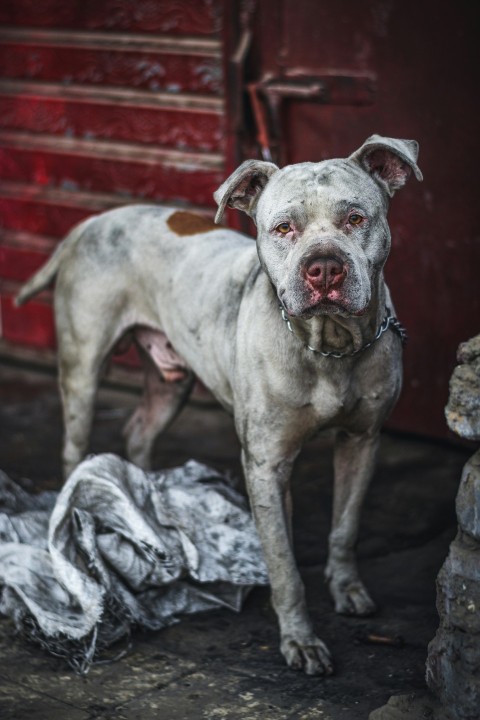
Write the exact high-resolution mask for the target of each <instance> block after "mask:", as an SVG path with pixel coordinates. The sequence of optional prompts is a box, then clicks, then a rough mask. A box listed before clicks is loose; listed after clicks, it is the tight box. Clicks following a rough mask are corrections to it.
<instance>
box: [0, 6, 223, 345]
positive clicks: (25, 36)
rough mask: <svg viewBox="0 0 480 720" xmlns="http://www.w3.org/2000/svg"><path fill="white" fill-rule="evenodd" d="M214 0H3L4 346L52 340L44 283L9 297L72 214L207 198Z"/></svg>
mask: <svg viewBox="0 0 480 720" xmlns="http://www.w3.org/2000/svg"><path fill="white" fill-rule="evenodd" d="M221 10H222V8H221V2H220V0H196V2H190V1H189V0H162V1H161V2H154V1H152V0H101V2H99V1H98V0H82V1H81V2H80V1H79V0H43V1H42V2H41V3H39V2H34V1H33V0H3V2H2V3H1V4H0V105H1V112H0V277H1V281H2V289H1V299H0V301H1V335H2V342H3V348H4V350H5V346H7V349H8V347H9V348H10V349H12V348H18V347H21V346H29V347H37V348H39V349H42V348H53V347H54V344H55V337H54V329H53V320H52V313H51V294H50V293H49V292H46V293H43V295H41V296H39V297H38V298H37V299H36V300H35V301H32V302H31V303H29V304H28V305H26V306H25V307H24V308H22V309H20V310H17V309H14V308H13V306H12V296H13V294H14V293H15V291H16V289H17V288H18V285H19V284H20V283H21V282H22V281H23V280H25V279H26V278H27V277H28V276H29V275H30V274H31V273H32V272H33V271H34V270H35V269H36V268H37V267H39V266H40V265H41V264H42V263H43V262H44V260H45V258H46V257H47V256H48V254H50V252H51V251H52V250H53V248H54V247H55V245H56V244H57V242H58V241H59V239H61V238H62V236H63V235H64V234H65V233H66V232H67V231H68V230H70V228H71V227H72V226H73V225H74V224H75V223H77V222H79V221H80V220H82V219H83V218H84V217H86V216H88V215H90V214H92V213H94V212H98V211H100V210H103V209H106V208H109V207H113V206H115V205H120V204H123V203H126V202H138V201H143V200H144V201H155V202H173V203H179V204H185V203H186V204H188V205H191V206H194V207H200V208H201V209H206V208H211V207H212V206H213V199H212V193H213V191H214V189H215V188H216V187H218V185H219V184H220V183H221V182H222V180H223V178H224V174H225V170H224V160H225V140H224V100H223V75H222V61H223V60H222V42H221Z"/></svg>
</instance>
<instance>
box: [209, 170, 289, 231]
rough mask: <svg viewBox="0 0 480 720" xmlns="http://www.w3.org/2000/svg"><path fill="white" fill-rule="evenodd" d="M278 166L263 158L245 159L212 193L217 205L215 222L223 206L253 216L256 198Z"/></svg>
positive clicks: (219, 216)
mask: <svg viewBox="0 0 480 720" xmlns="http://www.w3.org/2000/svg"><path fill="white" fill-rule="evenodd" d="M277 171H278V167H277V166H276V165H274V164H273V163H270V162H265V161H264V160H245V162H244V163H242V164H241V165H240V167H239V168H237V169H236V170H235V172H233V173H232V174H231V175H230V177H229V178H227V180H225V182H224V183H222V185H220V187H219V188H218V190H216V191H215V192H214V193H213V197H214V198H215V202H216V203H217V205H218V210H217V214H216V216H215V222H216V223H219V222H220V221H221V219H222V217H223V213H224V212H225V207H227V206H228V207H231V208H237V209H238V210H243V212H245V213H247V215H249V216H250V217H254V213H255V207H256V205H257V202H258V198H259V197H260V195H261V194H262V191H263V189H264V187H265V185H266V184H267V182H268V181H269V179H270V177H271V176H272V175H273V174H274V173H276V172H277Z"/></svg>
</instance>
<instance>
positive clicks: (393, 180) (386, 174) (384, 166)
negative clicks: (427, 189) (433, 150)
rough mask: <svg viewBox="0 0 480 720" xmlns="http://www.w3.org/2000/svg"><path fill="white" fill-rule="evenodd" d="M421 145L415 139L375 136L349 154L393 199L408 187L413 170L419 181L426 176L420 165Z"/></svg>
mask: <svg viewBox="0 0 480 720" xmlns="http://www.w3.org/2000/svg"><path fill="white" fill-rule="evenodd" d="M417 157H418V143H417V141H416V140H397V139H396V138H385V137H381V135H372V136H371V137H369V138H368V140H366V141H365V142H364V143H363V145H362V146H361V147H360V148H359V149H358V150H356V151H355V152H354V153H353V155H350V157H349V160H353V161H354V162H356V163H358V164H359V165H361V166H362V167H363V169H364V170H366V171H367V172H368V173H369V174H370V175H372V177H373V178H374V179H375V180H376V181H377V182H378V184H379V185H380V186H381V187H382V188H384V190H386V192H387V193H388V195H390V197H392V196H393V195H394V193H395V191H396V190H399V189H400V188H401V187H403V186H404V185H405V183H406V182H407V180H408V177H409V175H410V173H411V171H412V170H413V172H414V174H415V177H416V178H417V180H423V175H422V173H421V172H420V168H419V167H418V165H417V162H416V161H417Z"/></svg>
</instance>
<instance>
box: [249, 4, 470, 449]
mask: <svg viewBox="0 0 480 720" xmlns="http://www.w3.org/2000/svg"><path fill="white" fill-rule="evenodd" d="M252 27H253V29H254V41H253V45H252V48H251V52H250V55H249V67H248V77H249V79H250V81H257V82H258V81H259V80H260V81H261V80H262V79H263V80H264V84H263V85H264V87H263V92H262V89H261V88H260V90H259V92H260V99H261V100H262V101H263V102H264V103H265V102H266V99H267V100H268V87H269V85H270V89H271V86H272V84H273V85H274V83H273V81H272V78H273V80H275V81H277V86H279V89H278V87H277V93H276V94H275V92H274V91H272V92H270V105H269V108H268V109H269V112H270V114H269V117H268V125H269V128H268V129H269V132H270V135H271V136H275V134H276V135H277V140H278V141H279V144H280V147H279V148H278V149H279V153H278V154H279V155H280V159H281V161H282V162H284V163H285V162H288V163H292V162H300V161H305V160H312V161H318V160H322V159H323V158H326V157H342V156H345V155H347V154H349V153H351V152H352V151H353V150H355V149H356V148H357V147H358V146H359V145H360V144H361V143H362V142H363V140H364V139H365V138H366V137H368V136H369V135H371V134H372V133H379V134H381V135H386V136H391V137H400V138H414V139H416V140H418V141H419V143H420V157H419V165H420V167H421V168H422V171H423V173H424V178H425V179H424V182H423V183H422V184H418V183H417V182H416V181H415V180H410V181H409V184H408V185H407V187H406V188H405V189H403V190H402V191H401V192H400V193H399V194H398V196H397V197H395V198H394V200H393V202H392V206H391V211H390V225H391V229H392V236H393V246H392V253H391V257H390V259H389V261H388V263H387V270H386V275H387V280H388V283H389V285H390V288H391V290H392V293H393V298H394V302H395V306H396V311H397V314H398V316H399V318H400V319H401V321H402V322H403V323H404V324H405V325H406V326H407V329H408V331H409V336H410V340H409V343H408V345H407V347H406V351H405V384H404V391H403V395H402V398H401V400H400V402H399V404H398V406H397V409H396V410H395V413H394V415H393V416H392V419H391V425H392V426H393V427H395V428H398V429H402V430H406V431H412V432H418V433H422V434H427V435H437V436H444V435H445V434H446V428H445V422H444V417H443V407H444V405H445V403H446V399H447V394H448V381H449V377H450V374H451V371H452V368H453V366H454V365H455V352H456V348H457V346H458V344H459V343H460V342H461V341H463V340H466V339H468V338H469V337H471V336H472V335H475V334H477V333H478V332H480V313H479V309H480V308H479V305H480V291H479V288H480V282H479V279H478V275H479V272H480V241H479V232H478V228H477V227H476V220H475V217H476V211H475V207H476V203H477V178H478V164H479V159H480V158H479V132H478V109H479V108H478V105H479V101H478V92H477V88H478V87H479V73H478V69H477V68H478V62H477V61H476V55H477V48H478V39H477V30H478V27H479V11H478V4H477V3H468V2H466V1H463V2H462V1H460V2H457V3H452V2H449V1H447V0H440V1H438V0H437V1H434V0H426V1H425V2H412V0H355V1H353V0H321V1H320V0H300V1H298V0H295V1H294V0H262V1H261V2H258V3H257V9H256V16H255V19H254V22H253V24H252ZM315 83H317V85H316V86H315ZM265 88H266V90H265ZM282 88H283V89H282ZM292 88H293V89H292ZM257 89H258V88H257ZM274 90H275V88H274ZM302 93H303V94H302ZM272 101H273V102H272ZM267 105H268V103H267V104H264V107H265V108H267ZM272 111H273V115H272ZM273 139H274V140H275V137H274V138H273Z"/></svg>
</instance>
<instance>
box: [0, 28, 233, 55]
mask: <svg viewBox="0 0 480 720" xmlns="http://www.w3.org/2000/svg"><path fill="white" fill-rule="evenodd" d="M0 44H10V45H17V44H21V45H26V46H33V45H34V46H35V47H39V46H40V47H42V46H43V47H52V48H57V49H58V48H62V47H66V48H71V49H73V50H75V49H80V48H83V49H88V50H109V51H110V52H120V51H121V52H122V53H127V52H135V51H136V52H139V51H141V52H142V53H146V52H148V53H167V54H172V55H182V56H190V55H191V56H201V57H202V56H205V57H211V58H221V57H222V41H221V40H219V39H218V40H217V39H215V38H212V37H202V36H197V37H191V36H183V37H179V36H175V35H173V36H172V35H168V34H167V35H158V34H156V35H144V34H143V33H140V34H137V33H132V32H126V33H120V32H111V31H109V32H101V31H99V30H96V31H94V32H89V31H82V30H78V29H75V30H65V29H64V28H62V29H61V30H55V29H51V28H47V29H38V28H33V27H25V28H23V27H4V26H3V27H2V26H0Z"/></svg>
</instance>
